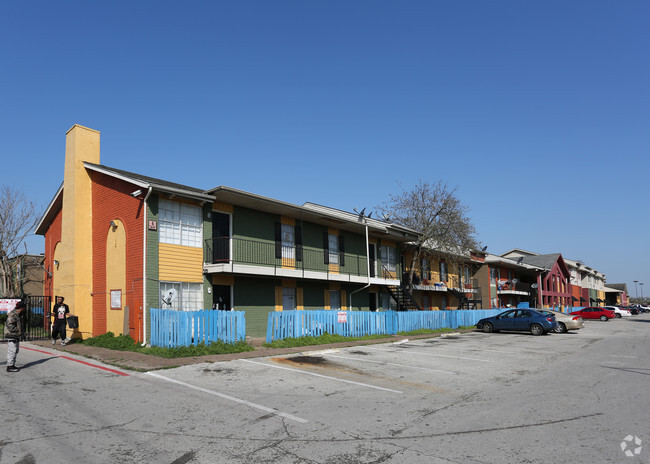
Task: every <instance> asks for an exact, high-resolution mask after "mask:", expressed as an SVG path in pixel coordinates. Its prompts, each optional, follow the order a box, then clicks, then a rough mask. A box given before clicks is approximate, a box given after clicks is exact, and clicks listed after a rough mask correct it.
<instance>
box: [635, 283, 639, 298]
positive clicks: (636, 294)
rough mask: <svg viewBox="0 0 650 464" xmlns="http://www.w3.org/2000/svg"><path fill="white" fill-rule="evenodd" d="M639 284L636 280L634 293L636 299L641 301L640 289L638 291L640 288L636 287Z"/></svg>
mask: <svg viewBox="0 0 650 464" xmlns="http://www.w3.org/2000/svg"><path fill="white" fill-rule="evenodd" d="M638 283H639V281H638V280H635V281H634V293H635V297H636V299H637V300H638V299H639V289H638V287H637V286H636V284H638Z"/></svg>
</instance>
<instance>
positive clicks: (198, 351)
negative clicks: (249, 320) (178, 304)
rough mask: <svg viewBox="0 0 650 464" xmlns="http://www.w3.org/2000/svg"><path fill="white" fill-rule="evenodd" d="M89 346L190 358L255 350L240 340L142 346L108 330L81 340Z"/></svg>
mask: <svg viewBox="0 0 650 464" xmlns="http://www.w3.org/2000/svg"><path fill="white" fill-rule="evenodd" d="M81 343H82V344H84V345H88V346H97V347H100V348H107V349H109V350H116V351H133V352H137V353H142V354H148V355H151V356H158V357H161V358H188V357H192V356H207V355H211V354H228V353H241V352H243V351H253V350H254V348H253V347H252V346H250V345H249V344H248V343H246V342H243V341H239V342H236V343H225V342H222V341H218V342H212V343H210V344H207V345H206V344H205V343H199V344H197V345H190V346H180V347H176V348H160V347H157V346H151V347H147V346H141V345H140V343H138V342H136V341H135V340H133V339H132V338H131V337H130V336H128V335H118V336H117V337H116V336H115V334H113V333H112V332H107V333H105V334H103V335H99V336H97V337H92V338H88V339H86V340H84V341H82V342H81Z"/></svg>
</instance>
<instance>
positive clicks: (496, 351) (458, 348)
mask: <svg viewBox="0 0 650 464" xmlns="http://www.w3.org/2000/svg"><path fill="white" fill-rule="evenodd" d="M414 345H416V344H414ZM416 346H419V347H422V348H426V347H433V348H441V349H443V350H445V349H447V350H459V351H486V352H489V353H504V354H519V353H516V352H514V351H502V350H486V349H483V348H479V347H476V348H460V347H458V346H457V345H448V346H443V345H442V344H440V345H438V344H436V345H432V344H428V345H424V344H417V345H416ZM531 354H535V353H531Z"/></svg>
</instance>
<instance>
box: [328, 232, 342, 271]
mask: <svg viewBox="0 0 650 464" xmlns="http://www.w3.org/2000/svg"><path fill="white" fill-rule="evenodd" d="M327 244H328V247H327V248H328V249H329V263H330V264H339V236H338V235H334V234H327Z"/></svg>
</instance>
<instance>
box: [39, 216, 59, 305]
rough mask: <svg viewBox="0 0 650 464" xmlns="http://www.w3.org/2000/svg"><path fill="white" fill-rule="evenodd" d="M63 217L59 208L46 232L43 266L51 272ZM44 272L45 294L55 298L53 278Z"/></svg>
mask: <svg viewBox="0 0 650 464" xmlns="http://www.w3.org/2000/svg"><path fill="white" fill-rule="evenodd" d="M62 217H63V214H62V211H61V210H59V212H58V213H57V214H56V217H55V218H54V220H53V221H52V223H51V224H50V227H48V229H47V231H46V232H45V262H44V263H43V266H44V267H45V269H47V270H48V271H50V272H52V268H53V266H54V263H53V261H54V249H55V248H56V244H57V243H59V242H60V241H61V224H62ZM43 273H44V274H45V280H44V281H43V282H44V284H43V291H44V292H45V295H47V296H50V297H52V299H54V296H55V295H53V294H52V293H53V291H54V290H53V288H52V284H53V282H52V278H51V277H49V276H48V275H47V272H45V271H43ZM48 311H49V309H48Z"/></svg>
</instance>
